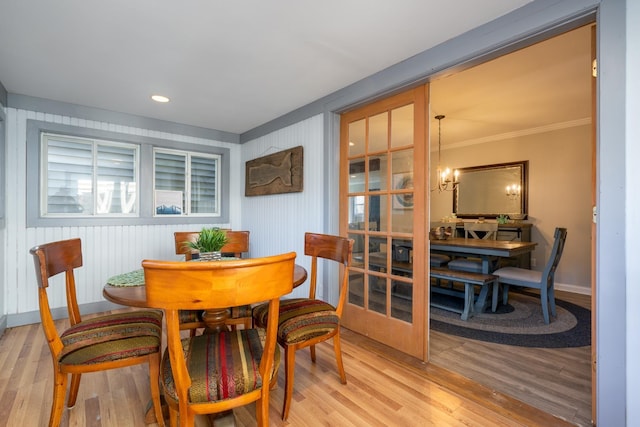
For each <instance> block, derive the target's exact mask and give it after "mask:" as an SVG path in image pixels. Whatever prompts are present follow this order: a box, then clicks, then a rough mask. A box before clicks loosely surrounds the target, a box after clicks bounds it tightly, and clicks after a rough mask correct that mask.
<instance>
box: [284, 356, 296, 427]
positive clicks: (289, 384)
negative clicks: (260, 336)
mask: <svg viewBox="0 0 640 427" xmlns="http://www.w3.org/2000/svg"><path fill="white" fill-rule="evenodd" d="M284 349H285V357H284V371H285V375H284V403H283V405H282V420H283V421H286V420H287V417H289V409H291V397H292V396H293V374H294V370H295V367H296V349H295V347H290V346H285V348H284Z"/></svg>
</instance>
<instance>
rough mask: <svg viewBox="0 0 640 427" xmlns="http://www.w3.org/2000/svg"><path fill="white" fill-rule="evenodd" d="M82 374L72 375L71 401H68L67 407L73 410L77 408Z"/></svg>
mask: <svg viewBox="0 0 640 427" xmlns="http://www.w3.org/2000/svg"><path fill="white" fill-rule="evenodd" d="M81 376H82V375H80V374H72V375H71V387H69V399H68V400H67V407H68V408H73V407H74V406H76V399H77V398H78V389H79V388H80V377H81Z"/></svg>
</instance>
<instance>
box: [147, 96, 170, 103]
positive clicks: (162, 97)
mask: <svg viewBox="0 0 640 427" xmlns="http://www.w3.org/2000/svg"><path fill="white" fill-rule="evenodd" d="M151 99H153V100H154V101H156V102H169V98H167V97H166V96H162V95H152V96H151Z"/></svg>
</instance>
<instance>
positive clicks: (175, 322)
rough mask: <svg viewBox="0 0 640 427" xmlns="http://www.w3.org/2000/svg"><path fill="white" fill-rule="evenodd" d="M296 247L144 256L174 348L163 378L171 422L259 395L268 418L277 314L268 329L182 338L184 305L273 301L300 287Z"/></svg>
mask: <svg viewBox="0 0 640 427" xmlns="http://www.w3.org/2000/svg"><path fill="white" fill-rule="evenodd" d="M295 257H296V254H295V252H290V253H287V254H282V255H276V256H271V257H265V258H252V259H244V260H234V261H225V262H194V263H188V262H176V261H153V260H145V261H143V262H142V267H143V269H144V276H145V288H146V297H147V303H148V304H149V306H151V307H155V308H161V309H163V310H164V311H165V318H166V325H167V350H166V351H165V355H164V357H163V359H162V369H161V383H162V387H163V391H164V396H165V399H166V401H167V403H168V405H169V414H170V418H171V425H172V426H175V425H176V424H177V421H178V418H179V421H180V426H192V425H194V417H195V415H196V414H211V413H217V412H221V411H227V410H229V409H233V408H235V407H238V406H242V405H246V404H248V403H251V402H254V401H255V402H256V419H257V424H258V426H260V427H264V426H268V425H269V389H270V387H271V386H273V385H274V384H275V378H276V376H277V368H278V365H279V362H280V357H279V354H280V352H279V349H278V348H277V345H276V334H277V332H278V318H277V316H276V317H274V318H272V319H269V321H268V322H267V323H266V324H265V325H264V326H265V328H264V329H240V330H236V331H222V332H217V333H212V334H203V335H198V336H194V337H188V338H185V339H182V336H181V334H180V331H181V325H180V315H179V312H180V311H181V310H200V311H202V310H205V309H220V308H225V307H234V306H239V305H250V304H252V303H257V302H261V301H268V303H267V304H268V306H269V309H270V310H272V311H273V312H274V313H277V312H278V310H279V308H280V297H281V296H283V295H285V294H288V293H290V292H291V290H292V289H293V271H294V262H295Z"/></svg>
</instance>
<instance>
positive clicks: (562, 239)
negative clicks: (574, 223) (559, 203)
mask: <svg viewBox="0 0 640 427" xmlns="http://www.w3.org/2000/svg"><path fill="white" fill-rule="evenodd" d="M566 241H567V229H566V228H560V227H558V228H556V231H555V233H554V241H553V247H552V248H551V254H550V255H549V259H548V260H547V265H545V267H544V270H543V273H542V281H543V282H545V281H546V282H548V281H549V280H552V279H553V275H554V274H555V272H556V269H557V268H558V264H559V263H560V258H561V257H562V252H563V251H564V245H565V243H566Z"/></svg>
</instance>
